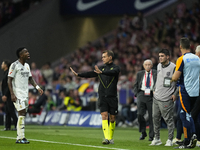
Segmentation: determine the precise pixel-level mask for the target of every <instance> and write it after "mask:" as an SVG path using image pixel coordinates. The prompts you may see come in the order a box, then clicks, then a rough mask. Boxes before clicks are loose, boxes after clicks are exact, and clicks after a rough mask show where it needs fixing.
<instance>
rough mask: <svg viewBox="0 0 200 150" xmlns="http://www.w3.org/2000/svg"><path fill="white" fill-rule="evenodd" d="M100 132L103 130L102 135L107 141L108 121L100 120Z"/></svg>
mask: <svg viewBox="0 0 200 150" xmlns="http://www.w3.org/2000/svg"><path fill="white" fill-rule="evenodd" d="M102 130H103V134H104V137H105V139H108V138H109V136H108V120H102Z"/></svg>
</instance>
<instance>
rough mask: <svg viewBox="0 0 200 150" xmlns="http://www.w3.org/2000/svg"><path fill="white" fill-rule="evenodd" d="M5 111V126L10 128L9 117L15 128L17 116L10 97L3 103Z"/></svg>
mask: <svg viewBox="0 0 200 150" xmlns="http://www.w3.org/2000/svg"><path fill="white" fill-rule="evenodd" d="M5 113H6V123H5V128H9V129H10V128H11V124H12V122H11V118H12V119H13V124H14V126H15V128H16V127H17V120H18V119H17V116H16V113H15V106H14V104H13V102H12V101H11V99H10V98H8V99H7V101H6V103H5Z"/></svg>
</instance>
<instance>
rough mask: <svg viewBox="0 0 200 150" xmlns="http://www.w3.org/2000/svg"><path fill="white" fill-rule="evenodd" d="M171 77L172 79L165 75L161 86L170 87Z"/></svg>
mask: <svg viewBox="0 0 200 150" xmlns="http://www.w3.org/2000/svg"><path fill="white" fill-rule="evenodd" d="M171 79H172V78H169V77H165V78H164V83H163V86H164V87H171V82H170V81H171Z"/></svg>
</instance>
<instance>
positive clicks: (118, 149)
mask: <svg viewBox="0 0 200 150" xmlns="http://www.w3.org/2000/svg"><path fill="white" fill-rule="evenodd" d="M0 138H4V139H16V138H13V137H6V136H0ZM29 140H30V141H37V142H44V143H55V144H66V145H74V146H82V147H95V148H103V149H105V148H107V149H115V150H128V149H121V148H111V147H103V146H94V145H83V144H73V143H64V142H53V141H45V140H37V139H29Z"/></svg>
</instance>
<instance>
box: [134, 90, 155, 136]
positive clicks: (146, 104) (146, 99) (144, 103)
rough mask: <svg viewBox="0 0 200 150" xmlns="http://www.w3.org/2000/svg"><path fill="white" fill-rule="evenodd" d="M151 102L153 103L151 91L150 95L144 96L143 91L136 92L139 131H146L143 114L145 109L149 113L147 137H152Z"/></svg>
mask: <svg viewBox="0 0 200 150" xmlns="http://www.w3.org/2000/svg"><path fill="white" fill-rule="evenodd" d="M152 103H153V93H151V95H150V96H145V95H144V91H140V92H139V93H138V94H137V117H138V123H139V132H146V120H145V118H144V115H145V114H146V110H147V111H148V115H149V137H151V138H153V137H154V131H153V119H152Z"/></svg>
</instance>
